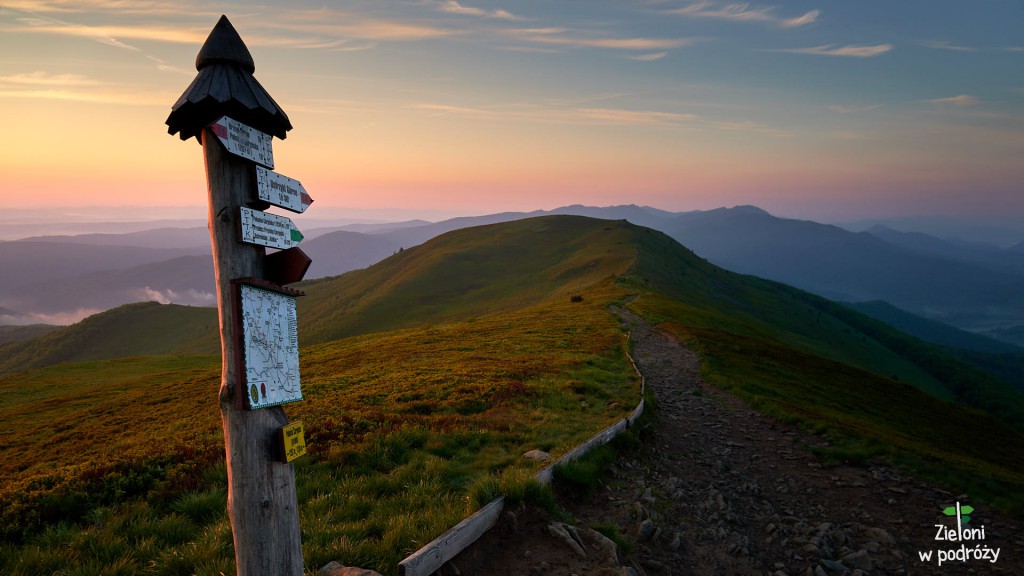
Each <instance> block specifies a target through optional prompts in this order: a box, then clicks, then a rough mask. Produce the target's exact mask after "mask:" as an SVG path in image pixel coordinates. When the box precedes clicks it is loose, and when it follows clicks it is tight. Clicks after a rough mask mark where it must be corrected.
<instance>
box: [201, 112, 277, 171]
mask: <svg viewBox="0 0 1024 576" xmlns="http://www.w3.org/2000/svg"><path fill="white" fill-rule="evenodd" d="M210 130H212V131H213V133H214V134H216V135H217V138H218V139H219V140H220V141H221V143H223V144H224V147H225V148H227V150H228V152H231V153H232V154H234V155H235V156H241V157H242V158H246V159H248V160H252V161H253V162H256V163H257V164H262V165H264V166H266V167H267V168H273V167H274V150H273V148H272V147H271V144H270V141H271V138H272V137H271V136H270V134H264V133H263V132H260V131H259V130H257V129H255V128H252V127H250V126H246V125H245V124H242V123H241V122H239V121H237V120H232V119H231V118H228V117H227V116H224V117H222V118H221V119H220V120H217V121H216V122H214V123H213V124H211V125H210Z"/></svg>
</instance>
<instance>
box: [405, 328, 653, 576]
mask: <svg viewBox="0 0 1024 576" xmlns="http://www.w3.org/2000/svg"><path fill="white" fill-rule="evenodd" d="M626 338H627V339H628V338H629V336H628V335H627V336H626ZM626 357H627V358H629V363H630V364H632V365H633V370H634V371H636V373H637V375H638V376H639V377H640V402H639V403H638V404H637V406H636V408H635V409H634V410H633V412H632V413H631V414H630V415H629V417H628V418H623V419H622V420H619V421H618V422H616V423H615V424H612V425H611V426H609V427H607V428H605V429H604V430H602V431H600V432H598V433H597V434H596V435H594V436H593V437H592V438H591V439H590V440H587V441H586V442H584V443H583V444H580V445H579V446H577V447H576V448H573V449H572V450H570V451H569V452H567V453H566V454H564V455H563V456H562V457H561V458H559V459H558V460H556V461H555V462H554V463H553V464H550V465H548V466H546V467H545V468H544V469H542V470H541V471H540V472H538V473H537V474H536V475H535V476H534V477H535V478H536V479H537V481H538V482H540V483H541V484H550V483H551V480H552V477H553V475H554V470H555V467H556V466H558V465H560V464H565V463H567V462H571V461H573V460H576V459H577V458H580V457H582V456H583V455H584V454H586V453H587V452H590V451H591V450H593V449H594V448H597V447H598V446H601V445H603V444H607V443H608V442H610V441H611V440H612V438H615V437H616V436H618V435H619V434H621V433H622V432H624V431H626V430H628V429H629V428H631V427H632V426H633V425H634V424H636V421H637V419H638V418H640V415H641V414H643V411H644V394H646V388H647V385H646V381H645V379H644V375H643V374H641V373H640V369H639V368H637V366H636V362H635V361H634V360H633V357H632V356H631V355H630V354H629V352H628V351H627V352H626ZM504 508H505V497H504V496H499V497H498V498H495V499H494V500H492V501H491V502H490V503H488V504H487V505H486V506H484V507H483V508H480V509H479V510H477V511H476V512H474V513H473V514H471V515H470V516H469V517H468V518H466V519H465V520H463V521H462V522H459V523H458V524H456V525H455V526H454V527H452V528H451V529H450V530H448V531H447V532H445V533H444V534H441V535H440V536H438V537H437V538H435V539H433V540H432V541H430V542H429V543H428V544H427V545H426V546H424V547H422V548H420V549H419V550H417V551H416V552H413V553H412V554H410V555H409V557H407V558H406V559H405V560H402V561H401V562H399V563H398V573H399V574H400V575H401V576H428V575H429V574H433V573H434V572H436V571H437V570H438V569H439V568H441V566H444V564H445V563H446V562H448V561H449V560H451V559H453V558H455V557H456V556H458V555H459V554H460V553H462V551H463V550H465V549H466V548H469V547H470V546H471V545H472V544H473V543H474V542H476V541H477V540H479V539H480V537H481V536H483V535H484V534H485V533H486V532H487V531H488V530H490V529H491V528H493V527H494V525H495V524H497V523H498V517H499V516H500V515H501V511H502V510H503V509H504Z"/></svg>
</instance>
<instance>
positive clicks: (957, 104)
mask: <svg viewBox="0 0 1024 576" xmlns="http://www.w3.org/2000/svg"><path fill="white" fill-rule="evenodd" d="M129 4H131V3H129ZM229 4H230V2H229ZM29 5H31V6H34V8H30V7H29ZM467 5H468V4H467ZM235 8H238V10H236V11H237V12H239V13H240V14H239V15H238V16H237V17H232V20H233V23H234V24H235V27H236V28H237V29H238V30H239V32H240V34H241V35H242V37H243V39H244V40H246V42H247V44H248V45H249V48H250V50H251V52H252V53H253V57H254V59H255V60H256V68H257V72H256V77H257V79H259V80H260V81H261V82H262V83H263V85H264V86H265V87H266V88H267V90H268V91H269V92H270V93H271V94H272V95H273V96H274V98H275V99H276V100H277V101H278V102H279V103H280V104H281V106H282V107H283V108H284V109H285V110H286V111H288V112H289V114H290V117H291V120H292V124H293V125H294V126H295V129H294V130H293V131H292V132H291V133H290V134H289V137H288V138H287V139H285V140H284V141H281V142H275V156H276V158H277V160H278V162H277V164H278V166H277V170H278V171H279V172H281V173H282V174H285V175H288V176H291V177H293V178H296V179H299V180H301V181H302V182H303V183H304V184H305V185H306V187H307V189H308V190H309V191H310V193H311V195H312V196H313V197H314V198H315V199H316V201H317V206H323V207H326V206H331V207H337V208H344V207H352V208H365V209H373V208H402V209H405V210H411V211H415V210H423V211H432V210H435V211H436V210H437V209H439V208H440V209H444V210H446V211H449V212H458V213H462V214H473V213H476V214H480V213H486V212H492V211H496V210H523V211H528V210H534V209H538V208H553V207H557V206H559V205H567V204H591V205H610V204H630V203H633V204H647V205H651V206H654V207H658V208H663V209H668V210H691V209H706V208H713V207H717V206H728V205H737V204H755V205H759V206H762V207H765V208H769V209H772V210H774V211H777V212H778V213H780V215H786V214H789V213H799V214H802V215H810V214H814V213H815V211H818V212H819V213H826V212H827V213H830V214H833V213H836V212H837V210H838V209H837V207H838V206H841V207H842V210H843V211H845V212H846V213H847V214H848V215H850V216H851V217H853V216H858V217H859V216H866V215H885V214H895V213H897V212H900V213H904V212H912V211H914V210H915V209H918V210H925V211H928V212H931V213H943V212H945V213H959V212H961V211H962V210H963V209H964V206H971V207H972V209H973V210H974V211H976V212H978V213H984V212H987V213H990V214H1000V215H1005V214H1006V213H1007V212H1008V211H1009V212H1014V211H1016V212H1017V213H1020V215H1021V216H1024V213H1021V210H1022V206H1021V202H1020V200H1019V198H1020V197H1021V196H1022V195H1021V194H1020V186H1019V183H1020V182H1021V181H1024V163H1022V162H1020V161H1019V160H1020V158H1021V157H1024V136H1022V134H1024V130H1021V127H1022V126H1024V111H1022V109H1021V104H1022V102H1024V98H1022V97H1024V87H1021V86H1008V85H1006V83H1005V82H1003V83H1002V84H999V83H997V82H994V81H993V80H991V79H989V80H987V81H984V80H983V79H984V78H988V76H986V75H987V74H988V75H990V74H989V71H991V70H998V69H1004V68H1005V67H1006V66H1008V65H1013V64H1015V63H1019V60H1020V58H1022V57H1024V51H1021V52H1017V51H1011V50H1004V51H998V52H997V51H993V50H989V51H987V52H986V51H985V50H982V49H980V48H971V50H966V49H965V50H962V51H959V52H956V53H955V52H953V51H951V50H950V49H948V47H949V46H951V45H956V46H960V44H959V43H953V44H950V43H948V42H945V43H944V42H940V41H936V42H933V43H931V44H926V45H921V44H917V45H913V44H910V43H908V42H901V41H897V40H894V39H888V40H886V41H885V42H881V41H879V42H874V43H865V44H863V49H859V50H854V49H847V50H840V49H836V50H820V49H810V48H807V47H808V46H821V45H822V43H821V42H820V41H818V40H817V38H818V36H817V34H822V33H825V32H826V31H827V30H830V29H831V28H830V27H831V26H838V25H839V23H841V22H842V16H841V10H839V9H838V8H835V9H833V10H834V12H835V14H834V18H836V20H835V22H832V20H830V18H829V16H828V15H827V14H826V12H830V11H824V10H823V11H822V14H821V17H820V18H816V19H815V20H814V21H807V22H805V21H802V20H799V19H797V20H794V22H796V24H794V25H792V26H788V27H781V28H780V27H779V26H778V25H777V24H778V23H775V25H773V23H772V22H771V21H764V22H762V23H760V24H758V23H751V22H741V21H735V22H731V21H728V19H725V18H723V19H722V21H721V22H710V21H708V20H700V21H691V20H689V19H687V18H686V15H685V14H661V15H659V14H658V10H657V9H655V8H651V9H649V10H648V12H643V11H640V12H636V13H635V14H632V16H633V20H631V21H628V22H627V21H623V22H622V23H621V26H622V27H623V30H621V33H619V34H615V33H612V32H611V31H609V30H608V29H603V28H600V27H598V28H588V27H587V26H588V25H587V24H585V23H583V22H581V21H580V20H579V19H578V18H577V16H578V15H577V14H574V13H570V11H568V8H565V7H555V6H549V7H546V8H545V7H539V6H538V7H529V8H528V7H521V8H520V10H522V12H523V13H522V14H517V13H516V12H517V11H515V10H512V11H509V10H504V11H500V12H493V11H488V10H485V9H482V8H480V9H476V8H470V9H468V10H463V11H462V13H460V14H454V13H451V12H446V11H444V10H439V9H438V8H437V6H435V5H433V4H430V3H423V4H422V5H419V4H418V5H415V6H414V5H409V4H401V5H393V4H391V3H389V2H381V3H373V4H365V5H359V6H349V7H347V8H346V9H344V10H341V9H337V10H336V9H330V10H324V9H319V8H317V7H315V6H310V7H303V6H302V3H301V2H300V4H299V5H296V6H293V7H291V8H281V7H267V9H266V13H261V14H259V15H254V14H251V13H250V12H248V11H246V10H242V9H241V6H236V7H235ZM617 9H620V10H627V11H629V10H632V9H631V8H623V7H618V8H617ZM588 10H592V11H594V15H595V17H596V16H599V15H604V17H607V18H612V13H610V12H609V13H606V12H607V11H608V10H609V7H608V6H606V5H605V4H603V3H600V2H597V3H593V4H588ZM780 10H781V9H780ZM990 11H991V12H992V13H991V14H988V13H986V14H980V12H979V11H978V10H974V11H973V12H972V14H974V13H978V15H977V17H979V18H981V17H984V18H987V20H985V21H986V22H998V21H999V20H1000V18H1005V15H1001V14H1000V13H999V10H998V9H996V8H990ZM227 12H231V11H230V10H227ZM218 14H219V12H218ZM495 14H501V18H497V17H495ZM950 17H951V18H952V17H953V16H950ZM665 18H670V19H671V20H670V21H671V23H672V24H673V26H672V28H671V29H666V28H665V27H664V26H663V25H662V22H661V21H662V20H664V19H665ZM215 21H216V15H214V14H212V13H211V12H209V11H207V10H205V9H203V8H202V7H201V6H200V5H198V4H196V5H191V4H188V3H186V5H178V4H174V5H172V4H163V3H161V2H147V3H143V4H139V5H137V6H134V7H133V10H128V11H123V12H118V11H113V10H108V9H106V8H104V7H103V6H102V5H95V6H94V5H92V4H88V3H87V4H83V5H82V6H77V5H72V4H70V3H56V4H54V3H46V2H42V3H39V2H32V3H28V4H24V3H18V4H15V5H10V6H7V7H5V10H3V11H0V30H2V31H3V35H2V36H0V46H2V47H3V50H0V54H2V55H3V56H0V100H2V103H3V106H0V122H2V125H3V126H4V132H5V133H4V136H5V138H4V143H3V144H2V146H3V154H0V188H2V193H3V195H4V199H5V203H6V204H7V205H9V206H12V207H19V208H45V207H47V206H76V205H100V206H103V205H108V206H112V207H114V206H122V205H139V206H163V205H173V206H183V205H191V204H193V203H196V204H200V203H202V202H203V194H204V191H205V181H204V175H203V167H202V155H201V152H200V148H199V146H198V145H197V144H196V143H195V142H193V141H190V142H184V143H183V142H181V141H180V140H178V139H177V138H176V137H171V136H169V135H167V134H166V127H165V125H164V121H165V119H166V118H167V114H168V112H169V111H170V106H171V104H173V103H174V101H175V100H176V99H177V98H178V96H179V95H180V94H181V92H182V91H183V90H184V89H185V87H186V86H187V85H188V83H189V82H190V81H191V79H192V78H193V77H194V76H195V71H194V68H193V62H194V59H195V55H196V53H197V51H198V49H199V46H200V44H201V42H202V39H203V38H205V36H206V33H207V31H208V30H209V29H210V28H211V27H212V25H213V23H214V22H215ZM786 21H787V22H788V20H786ZM153 22H159V25H156V26H154V25H153ZM899 22H900V23H901V24H900V25H902V26H908V27H910V26H912V25H913V24H914V23H912V22H904V21H903V20H900V21H899ZM894 25H895V24H894ZM993 26H994V24H993ZM840 29H841V30H843V31H846V30H847V29H846V28H843V27H841V26H840V28H838V29H837V30H840ZM812 31H813V34H812ZM844 33H845V32H844ZM916 33H918V34H926V33H927V30H924V31H917V32H916ZM988 39H989V38H988V37H986V38H985V40H986V41H988ZM1007 41H1009V40H1007ZM1007 45H1008V46H1011V45H1012V44H1007ZM883 46H884V49H883V48H882V47H883ZM725 47H729V50H732V51H735V52H738V53H741V54H743V57H742V58H741V59H739V60H730V58H734V56H730V55H729V53H728V52H729V50H725ZM15 48H17V49H15ZM953 56H956V59H953V58H952V57H953ZM900 58H903V59H914V58H917V59H921V61H923V62H934V61H935V59H938V58H943V59H948V60H949V66H950V68H949V69H945V68H944V69H943V70H944V72H943V75H942V77H941V78H938V79H935V78H932V79H930V82H931V85H935V86H938V87H934V88H919V87H917V86H915V85H911V84H908V83H907V82H906V81H905V78H904V77H903V76H901V75H900V74H897V73H896V72H895V70H897V69H899V70H902V68H899V66H896V64H895V63H896V62H904V61H903V60H899V59H900ZM944 61H945V60H944ZM904 63H905V62H904ZM752 66H753V67H755V68H756V69H757V70H761V69H762V68H763V69H764V72H763V73H757V74H755V73H750V71H751V70H752V68H750V67H752ZM954 66H958V67H962V68H953V67H954ZM986 66H987V67H986ZM729 69H736V70H737V71H738V72H737V73H736V74H735V75H734V76H729V75H727V74H725V73H724V72H723V70H729ZM956 70H970V71H971V73H970V74H967V75H962V76H963V77H964V78H966V77H968V76H969V77H971V78H976V79H977V80H976V81H974V82H976V84H970V83H966V81H965V83H964V84H963V85H962V86H961V85H957V86H955V87H954V86H939V85H940V84H942V83H943V82H946V81H947V79H948V78H951V77H956V74H955V72H956ZM740 71H745V72H740ZM879 78H886V79H887V81H885V82H879V81H878V79H879ZM833 83H837V84H840V85H843V86H847V87H848V88H846V89H845V90H839V89H833V88H832V87H831V86H832V84H833ZM915 207H916V208H915Z"/></svg>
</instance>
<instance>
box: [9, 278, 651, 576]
mask: <svg viewBox="0 0 1024 576" xmlns="http://www.w3.org/2000/svg"><path fill="white" fill-rule="evenodd" d="M583 294H584V295H585V298H584V300H583V301H582V302H570V300H569V298H564V299H559V300H555V301H552V302H549V303H547V304H543V305H538V306H534V307H527V308H525V309H523V310H520V311H517V312H512V313H508V314H503V315H497V316H491V317H487V318H482V319H478V320H474V321H470V322H465V323H456V324H447V325H437V326H429V327H422V328H411V329H406V330H401V331H393V332H387V333H376V334H368V335H363V336H359V337H354V338H349V339H345V340H340V341H334V342H329V343H324V344H320V345H316V346H311V347H305V348H303V349H302V352H301V354H302V370H303V392H304V395H305V397H306V400H304V401H303V402H300V403H296V404H293V405H290V406H288V407H287V411H288V412H289V414H290V415H291V418H292V419H293V420H300V421H302V422H303V423H304V424H305V426H306V429H307V443H308V445H309V447H310V451H311V454H310V455H309V456H307V457H306V458H304V459H303V460H300V463H299V465H298V468H297V475H298V476H297V482H298V489H299V495H300V510H301V514H302V519H301V525H302V526H303V531H304V536H303V544H304V556H305V558H306V561H307V565H309V566H313V567H315V566H319V565H323V564H325V563H327V562H328V561H330V560H335V559H342V560H344V561H346V563H353V564H360V565H363V566H368V567H375V568H377V569H378V570H379V571H381V572H383V573H394V571H395V566H396V565H397V562H398V561H399V560H401V558H403V557H404V556H405V555H407V554H408V553H410V552H411V551H413V550H415V549H417V548H418V547H419V546H420V545H422V544H423V543H425V542H426V541H428V540H429V539H431V538H433V537H434V536H436V535H438V534H439V533H440V532H442V531H443V530H445V529H447V528H448V527H450V526H451V525H453V524H454V523H456V522H457V521H458V520H460V519H461V518H462V517H464V515H466V514H467V513H468V512H470V511H471V510H472V509H473V508H474V507H475V506H477V505H479V503H480V499H479V498H477V497H476V496H475V493H476V491H477V490H480V489H481V488H480V486H488V485H489V484H488V482H489V481H491V480H493V478H495V477H496V476H503V477H504V476H508V475H510V474H512V475H514V474H515V470H517V469H519V470H533V469H534V468H535V467H536V464H533V463H531V462H527V461H525V460H524V459H523V458H522V457H521V454H522V453H523V452H525V451H527V450H530V449H533V448H543V449H546V450H550V451H552V452H554V453H556V454H557V453H559V452H563V451H565V450H567V449H568V448H571V447H572V446H575V445H576V444H578V443H579V442H581V441H583V440H584V439H586V438H588V437H589V436H590V435H592V434H593V433H595V432H596V431H597V430H600V429H601V428H603V427H604V426H607V425H608V424H610V423H611V422H613V421H615V420H617V419H620V418H622V417H624V416H625V415H626V414H628V412H629V411H630V410H631V409H632V407H633V406H635V404H636V402H637V400H638V387H639V383H638V382H637V380H636V377H635V374H633V372H632V369H631V367H630V366H629V363H628V362H627V361H626V359H625V355H624V346H625V342H624V338H623V336H622V333H621V331H620V329H619V324H618V321H617V320H616V319H615V318H614V316H612V315H611V314H610V313H609V312H608V311H607V310H606V308H605V305H606V303H607V302H609V301H612V300H616V299H619V298H621V297H622V296H623V295H624V294H623V292H622V291H621V290H619V289H617V288H616V287H615V286H614V285H613V284H612V283H610V282H606V283H603V284H599V285H596V286H593V287H591V288H590V289H589V290H585V291H583ZM216 364H217V362H216V359H215V358H209V357H207V358H195V359H190V358H188V357H148V358H133V359H125V360H114V361H105V362H93V363H77V364H61V365H58V366H50V367H47V368H43V369H39V370H34V371H30V372H26V373H22V374H19V375H16V376H8V377H5V378H3V379H0V393H3V394H11V395H5V396H4V398H5V404H4V408H3V411H2V412H0V422H4V428H5V430H6V429H8V428H9V429H10V430H13V431H15V432H16V433H15V434H13V435H11V436H8V437H7V438H6V439H5V442H6V443H5V444H4V445H3V447H2V449H0V454H2V455H4V456H5V458H3V459H0V460H4V461H6V467H5V468H3V469H2V473H0V477H3V478H4V480H5V482H4V484H3V485H2V487H0V504H2V506H0V509H2V510H4V512H3V514H4V515H5V516H4V518H0V525H3V526H5V527H6V528H5V529H6V530H7V533H6V534H5V536H6V539H7V540H8V541H19V540H23V541H25V542H26V543H27V544H28V546H26V547H15V546H12V545H7V546H0V571H3V572H4V573H9V574H12V575H13V574H37V573H49V572H50V571H52V570H51V568H52V565H51V563H52V562H54V556H60V557H61V558H63V560H62V562H63V564H61V565H60V566H61V567H62V568H61V569H73V570H85V568H86V567H87V565H88V562H87V559H88V558H90V557H92V558H95V557H103V558H106V560H105V562H106V564H104V566H105V567H107V568H108V572H109V573H119V572H118V571H117V570H114V569H109V567H110V566H112V565H113V566H121V567H122V568H123V572H121V573H125V574H128V573H133V571H141V570H142V567H145V566H149V567H150V568H147V570H148V571H149V572H151V573H154V574H175V573H182V572H183V571H184V572H185V573H192V571H199V573H210V574H216V573H217V571H225V572H226V573H227V572H228V571H230V570H232V569H233V568H232V567H231V564H232V563H233V559H232V558H233V553H232V551H231V547H230V533H229V530H228V529H227V526H226V520H225V519H224V514H223V504H224V496H223V494H224V489H223V483H224V479H223V478H222V477H221V476H222V466H221V467H220V468H221V470H220V471H218V466H217V464H216V462H217V459H218V457H219V454H220V453H222V450H223V446H222V444H221V443H220V439H219V426H220V421H219V415H218V414H217V413H216V411H217V408H216V403H215V401H214V400H213V398H214V395H215V393H216V388H217V385H218V380H219V370H218V367H217V366H216ZM189 366H191V367H189ZM93 377H95V378H98V379H100V380H102V381H103V382H104V384H103V385H102V386H97V385H94V384H92V382H91V379H92V378H93ZM25 385H28V386H27V387H25V388H24V389H25V390H26V391H25V392H23V393H22V394H21V395H16V394H13V393H14V392H15V391H16V390H17V389H18V388H19V387H24V386H25ZM27 390H31V392H28V391H27ZM54 421H59V422H61V423H62V424H60V425H59V426H57V427H54V428H53V429H52V430H51V429H46V430H39V429H38V424H37V423H39V422H54ZM14 454H19V455H24V454H33V455H34V456H33V457H32V458H31V459H26V458H24V457H20V458H18V457H12V455H14ZM142 497H144V498H145V500H138V499H137V498H142ZM97 519H106V520H105V521H102V522H101V521H98V520H97ZM67 522H72V523H75V524H76V525H77V526H78V527H73V526H70V525H68V524H63V523H67ZM61 526H63V528H61ZM225 533H227V536H225ZM97 542H99V543H102V545H100V544H97ZM225 542H227V545H226V546H225ZM90 546H100V547H101V548H102V550H101V553H100V554H99V556H97V555H96V554H95V553H94V552H91V551H89V547H90ZM69 550H71V551H78V554H70V555H68V551H69ZM5 558H6V559H5ZM211 570H212V571H211ZM204 571H205V572H204Z"/></svg>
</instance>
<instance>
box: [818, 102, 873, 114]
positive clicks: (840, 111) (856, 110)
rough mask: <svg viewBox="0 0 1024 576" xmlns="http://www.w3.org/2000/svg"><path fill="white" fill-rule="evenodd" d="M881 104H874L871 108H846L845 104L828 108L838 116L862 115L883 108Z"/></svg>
mask: <svg viewBox="0 0 1024 576" xmlns="http://www.w3.org/2000/svg"><path fill="white" fill-rule="evenodd" d="M881 107H882V105H881V104H872V105H870V106H846V105H843V104H833V105H831V106H829V107H828V109H829V110H831V111H832V112H835V113H836V114H844V115H846V114H860V113H862V112H870V111H871V110H877V109H878V108H881Z"/></svg>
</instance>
